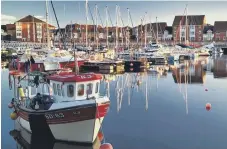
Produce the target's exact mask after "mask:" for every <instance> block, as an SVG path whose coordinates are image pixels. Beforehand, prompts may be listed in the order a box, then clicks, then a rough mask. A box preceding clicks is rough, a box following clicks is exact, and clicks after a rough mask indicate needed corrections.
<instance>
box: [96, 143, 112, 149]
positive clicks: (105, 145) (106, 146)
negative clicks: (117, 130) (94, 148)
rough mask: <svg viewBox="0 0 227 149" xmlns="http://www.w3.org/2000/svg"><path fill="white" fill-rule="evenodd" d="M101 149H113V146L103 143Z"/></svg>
mask: <svg viewBox="0 0 227 149" xmlns="http://www.w3.org/2000/svg"><path fill="white" fill-rule="evenodd" d="M99 149H113V146H112V145H111V144H110V143H103V144H102V145H101V146H100V148H99Z"/></svg>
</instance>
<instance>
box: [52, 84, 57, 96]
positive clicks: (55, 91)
mask: <svg viewBox="0 0 227 149" xmlns="http://www.w3.org/2000/svg"><path fill="white" fill-rule="evenodd" d="M53 89H54V95H57V89H56V84H55V83H53Z"/></svg>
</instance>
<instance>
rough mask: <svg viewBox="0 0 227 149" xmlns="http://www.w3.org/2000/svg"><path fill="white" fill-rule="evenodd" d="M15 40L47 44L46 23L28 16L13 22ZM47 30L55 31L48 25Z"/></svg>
mask: <svg viewBox="0 0 227 149" xmlns="http://www.w3.org/2000/svg"><path fill="white" fill-rule="evenodd" d="M15 25H16V38H17V40H18V41H25V42H39V43H46V42H47V25H46V22H44V21H42V20H40V19H38V18H35V17H33V16H31V15H28V16H26V17H24V18H22V19H20V20H18V21H16V22H15ZM48 27H49V30H51V29H55V27H54V26H52V25H50V24H48Z"/></svg>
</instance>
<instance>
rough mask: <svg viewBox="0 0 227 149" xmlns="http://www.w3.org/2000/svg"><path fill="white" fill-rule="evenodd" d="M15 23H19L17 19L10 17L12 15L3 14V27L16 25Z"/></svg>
mask: <svg viewBox="0 0 227 149" xmlns="http://www.w3.org/2000/svg"><path fill="white" fill-rule="evenodd" d="M15 21H17V18H16V17H14V16H10V15H5V14H1V24H2V25H5V24H10V23H14V22H15Z"/></svg>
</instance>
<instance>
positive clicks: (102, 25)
mask: <svg viewBox="0 0 227 149" xmlns="http://www.w3.org/2000/svg"><path fill="white" fill-rule="evenodd" d="M97 11H98V16H99V19H100V22H101V24H102V27H103V26H104V24H103V21H102V17H101V15H100V12H99V9H97Z"/></svg>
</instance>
